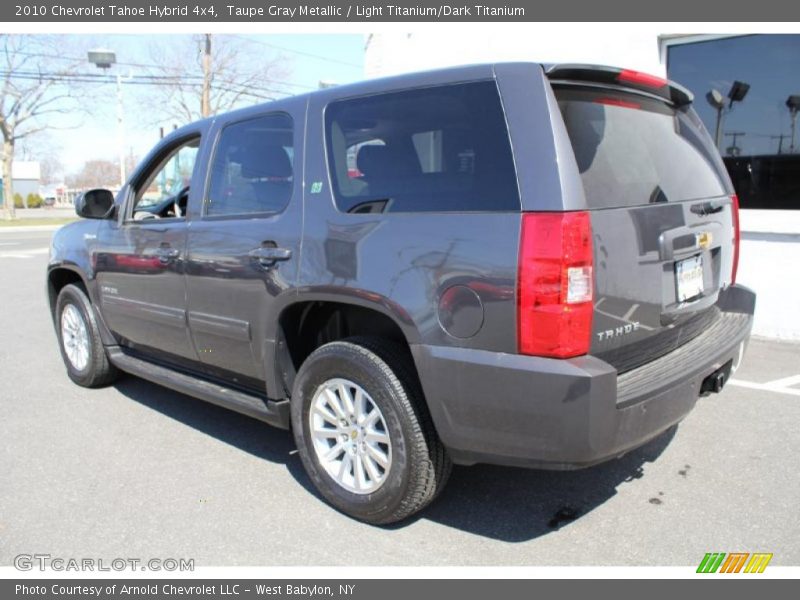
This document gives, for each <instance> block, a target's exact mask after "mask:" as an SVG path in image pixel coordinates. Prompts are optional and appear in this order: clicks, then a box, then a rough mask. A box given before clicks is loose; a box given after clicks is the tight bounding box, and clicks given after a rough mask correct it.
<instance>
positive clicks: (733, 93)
mask: <svg viewBox="0 0 800 600" xmlns="http://www.w3.org/2000/svg"><path fill="white" fill-rule="evenodd" d="M749 91H750V84H749V83H745V82H743V81H734V82H733V85H731V89H730V90H729V91H728V112H730V110H731V109H732V108H733V103H734V102H741V101H742V100H744V97H745V96H747V92H749ZM706 100H708V103H709V104H710V105H711V107H712V108H713V109H714V110H716V111H717V126H716V128H715V133H714V142H715V143H716V144H717V148H718V149H720V150H721V149H722V117H723V113H724V111H725V97H724V96H723V95H722V93H721V92H720V91H719V90H715V89H712V90H710V91H709V92H708V93H707V94H706Z"/></svg>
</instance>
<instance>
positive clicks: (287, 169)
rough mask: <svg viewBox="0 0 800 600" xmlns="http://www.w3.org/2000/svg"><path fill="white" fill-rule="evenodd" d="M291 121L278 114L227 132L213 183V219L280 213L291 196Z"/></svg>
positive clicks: (210, 198) (210, 212)
mask: <svg viewBox="0 0 800 600" xmlns="http://www.w3.org/2000/svg"><path fill="white" fill-rule="evenodd" d="M293 143H294V142H293V125H292V118H291V117H290V116H289V115H287V114H285V113H280V114H273V115H267V116H263V117H258V118H255V119H249V120H247V121H240V122H238V123H233V124H231V125H228V126H226V127H225V128H224V129H223V130H222V134H221V135H220V138H219V141H218V142H217V148H216V150H215V152H214V159H213V161H212V163H211V175H210V181H209V185H208V195H207V199H206V208H205V214H206V215H208V216H220V215H239V214H254V213H256V214H261V213H278V212H281V211H282V210H283V209H284V208H286V206H287V204H288V203H289V200H290V199H291V196H292V188H293V186H294V175H293V168H292V162H293V159H294V146H293Z"/></svg>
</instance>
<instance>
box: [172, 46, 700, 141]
mask: <svg viewBox="0 0 800 600" xmlns="http://www.w3.org/2000/svg"><path fill="white" fill-rule="evenodd" d="M499 65H517V66H528V67H538V68H541V69H543V70H544V72H545V73H546V74H547V76H548V77H550V78H551V79H571V80H579V81H587V82H595V83H606V84H619V82H618V81H616V80H614V78H615V77H617V76H618V75H619V74H620V73H623V72H625V73H634V74H639V75H641V76H643V77H645V78H650V79H651V81H655V80H660V81H663V82H664V84H663V86H661V88H662V89H660V90H659V89H655V88H653V87H652V86H650V87H648V86H646V85H637V84H636V83H635V82H630V81H628V82H624V83H623V84H622V85H623V86H624V87H628V88H630V89H633V90H634V91H639V92H645V93H650V94H652V95H655V96H659V97H662V98H664V99H666V100H669V101H672V102H674V103H675V104H677V105H684V104H689V103H691V102H692V100H693V95H692V93H691V92H690V91H689V90H687V89H686V88H684V87H682V86H680V85H679V84H677V83H674V82H672V81H667V80H666V79H662V78H659V77H657V76H653V75H648V74H644V73H640V72H638V71H632V70H629V69H621V68H619V67H611V66H606V65H595V64H573V63H536V62H498V63H482V64H471V65H460V66H453V67H443V68H438V69H431V70H426V71H415V72H412V73H402V74H398V75H390V76H386V77H378V78H373V79H364V80H362V81H357V82H354V83H347V84H343V85H338V86H334V87H330V88H324V89H320V90H313V91H310V92H305V93H303V94H298V95H295V96H287V97H285V98H278V99H275V100H270V101H268V102H262V103H259V104H255V105H252V106H247V107H243V108H239V109H236V110H233V111H229V112H226V113H221V114H220V115H217V116H213V117H208V118H207V119H202V120H200V121H196V122H193V123H191V124H190V125H191V127H192V128H193V129H195V128H197V126H198V125H206V126H210V125H211V124H212V123H213V122H214V120H215V119H218V118H221V117H224V118H225V119H226V120H227V119H228V118H237V117H240V116H243V115H246V114H248V113H255V112H261V111H262V110H263V109H264V107H266V106H270V107H273V106H274V107H276V108H277V107H279V106H280V105H282V104H287V103H296V102H302V101H304V100H306V99H308V98H312V97H313V98H321V99H324V98H325V97H331V98H337V99H338V98H342V97H347V96H362V95H368V94H374V93H380V92H381V91H385V90H391V89H399V88H407V87H423V86H426V85H441V84H443V83H448V82H457V81H469V80H476V79H486V78H494V77H495V72H496V68H497V67H498V66H499ZM182 130H184V128H179V129H177V130H176V131H174V132H172V133H171V134H170V137H173V136H175V135H178V136H180V135H181V132H182Z"/></svg>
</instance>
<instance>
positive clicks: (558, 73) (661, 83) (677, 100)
mask: <svg viewBox="0 0 800 600" xmlns="http://www.w3.org/2000/svg"><path fill="white" fill-rule="evenodd" d="M544 72H545V74H546V75H547V77H548V78H549V79H551V80H554V81H559V80H560V81H585V82H588V83H598V84H602V85H613V86H619V87H625V88H629V89H632V90H636V91H641V92H646V93H648V94H651V95H654V96H659V97H661V98H663V99H665V100H669V101H670V102H672V103H673V104H674V105H676V106H686V105H688V104H691V103H692V101H693V100H694V95H693V94H692V92H690V91H689V90H687V89H686V88H685V87H683V86H682V85H678V84H677V83H675V82H672V81H669V80H667V79H664V78H662V77H657V76H656V75H650V74H648V73H642V72H641V71H633V70H631V69H618V68H616V67H604V66H598V65H582V64H558V65H545V66H544Z"/></svg>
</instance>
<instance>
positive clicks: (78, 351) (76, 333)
mask: <svg viewBox="0 0 800 600" xmlns="http://www.w3.org/2000/svg"><path fill="white" fill-rule="evenodd" d="M55 321H56V334H57V335H58V345H59V347H60V349H61V358H62V359H63V360H64V365H65V366H66V367H67V375H69V378H70V379H71V380H72V381H74V382H75V383H77V384H78V385H81V386H83V387H100V386H103V385H108V384H110V383H111V382H113V381H114V379H116V378H117V375H118V371H117V369H116V368H115V367H114V365H112V364H111V363H110V362H109V360H108V356H107V355H106V351H105V348H104V347H103V342H102V340H101V339H100V330H99V328H98V325H97V319H96V318H95V315H94V310H93V309H92V305H91V303H90V301H89V298H88V297H87V296H86V293H85V292H84V291H83V290H82V289H81V288H80V287H78V286H77V285H73V284H70V285H66V286H64V288H63V289H62V290H61V292H59V294H58V300H57V301H56V314H55Z"/></svg>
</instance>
